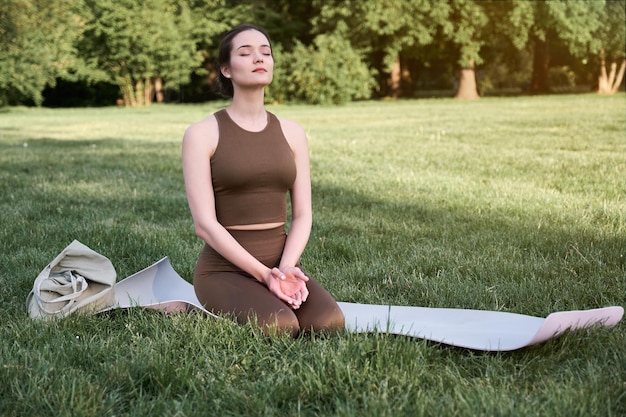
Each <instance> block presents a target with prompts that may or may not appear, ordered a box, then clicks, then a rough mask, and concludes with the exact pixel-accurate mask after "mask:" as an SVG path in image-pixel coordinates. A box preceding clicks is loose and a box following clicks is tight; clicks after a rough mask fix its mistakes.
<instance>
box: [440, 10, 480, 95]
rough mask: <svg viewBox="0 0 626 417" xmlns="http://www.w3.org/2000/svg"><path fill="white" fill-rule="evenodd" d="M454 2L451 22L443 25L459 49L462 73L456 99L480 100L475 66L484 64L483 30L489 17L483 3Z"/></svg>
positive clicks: (446, 33) (447, 34) (445, 32)
mask: <svg viewBox="0 0 626 417" xmlns="http://www.w3.org/2000/svg"><path fill="white" fill-rule="evenodd" d="M450 4H451V5H452V11H451V16H450V21H449V22H447V23H445V24H444V25H443V32H444V34H445V35H446V37H448V38H449V39H450V40H451V41H452V43H453V44H454V45H455V46H456V47H457V48H458V56H459V58H458V64H459V66H460V67H461V73H460V76H459V85H458V88H457V92H456V96H455V98H457V99H464V100H473V99H477V98H478V97H479V95H478V89H477V87H476V71H475V68H476V65H479V64H482V58H481V56H480V49H481V48H482V46H483V44H484V43H485V36H484V34H483V31H484V28H485V27H486V25H487V22H488V21H489V18H488V17H487V14H486V13H485V10H484V8H483V7H482V5H481V4H480V3H479V2H474V1H468V0H458V1H454V2H451V3H450Z"/></svg>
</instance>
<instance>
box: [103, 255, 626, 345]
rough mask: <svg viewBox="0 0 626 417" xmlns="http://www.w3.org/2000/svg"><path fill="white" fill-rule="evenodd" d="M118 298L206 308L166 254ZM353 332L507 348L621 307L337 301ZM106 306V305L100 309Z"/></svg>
mask: <svg viewBox="0 0 626 417" xmlns="http://www.w3.org/2000/svg"><path fill="white" fill-rule="evenodd" d="M115 297H116V303H115V304H114V305H113V306H112V307H109V308H107V309H106V310H111V309H114V308H130V307H145V308H152V309H156V310H161V311H165V312H168V313H169V312H176V311H187V310H189V309H198V310H201V311H203V312H204V313H206V314H208V315H210V316H212V317H217V316H215V315H214V314H212V313H210V312H209V311H207V310H206V309H205V308H204V307H202V305H201V304H200V302H199V301H198V298H197V297H196V294H195V291H194V289H193V285H191V284H190V283H189V282H187V281H185V280H184V279H183V278H182V277H181V276H180V275H178V273H177V272H176V271H175V270H174V268H172V265H171V264H170V262H169V259H168V258H167V257H165V258H163V259H161V260H160V261H158V262H156V263H155V264H153V265H151V266H149V267H148V268H146V269H144V270H142V271H139V272H137V273H135V274H133V275H131V276H129V277H128V278H126V279H124V280H122V281H120V282H118V283H117V284H116V285H115ZM339 306H340V307H341V309H342V310H343V313H344V315H345V317H346V329H347V330H348V331H351V332H358V333H364V332H381V333H390V334H398V335H405V336H411V337H416V338H420V339H427V340H431V341H434V342H438V343H443V344H446V345H451V346H457V347H462V348H468V349H474V350H483V351H511V350H516V349H521V348H523V347H526V346H531V345H534V344H537V343H541V342H544V341H546V340H548V339H551V338H554V337H557V336H559V335H561V334H563V333H564V332H565V331H568V330H576V329H583V328H588V327H592V326H604V327H613V326H615V325H616V324H617V323H618V322H619V321H620V320H621V318H622V316H623V315H624V308H623V307H621V306H613V307H605V308H598V309H592V310H576V311H560V312H556V313H552V314H550V315H549V316H548V317H547V318H545V319H544V318H541V317H534V316H527V315H523V314H514V313H507V312H502V311H486V310H468V309H454V308H428V307H410V306H394V305H375V304H357V303H346V302H339ZM103 311H105V310H103Z"/></svg>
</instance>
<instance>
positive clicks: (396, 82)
mask: <svg viewBox="0 0 626 417" xmlns="http://www.w3.org/2000/svg"><path fill="white" fill-rule="evenodd" d="M389 84H390V87H391V97H393V98H398V97H400V96H401V95H402V72H401V66H400V54H398V55H396V61H395V62H394V63H393V67H392V68H391V74H390V75H389Z"/></svg>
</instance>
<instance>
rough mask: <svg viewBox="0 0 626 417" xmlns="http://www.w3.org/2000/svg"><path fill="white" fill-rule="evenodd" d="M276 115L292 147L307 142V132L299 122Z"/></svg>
mask: <svg viewBox="0 0 626 417" xmlns="http://www.w3.org/2000/svg"><path fill="white" fill-rule="evenodd" d="M276 117H277V118H278V121H279V122H280V127H281V129H282V130H283V133H284V135H285V138H286V139H287V141H288V142H289V144H290V145H291V146H292V147H294V146H299V145H300V146H301V145H303V144H306V141H307V139H306V132H305V131H304V128H303V127H302V126H300V124H299V123H297V122H294V121H293V120H288V119H284V118H282V117H278V116H276Z"/></svg>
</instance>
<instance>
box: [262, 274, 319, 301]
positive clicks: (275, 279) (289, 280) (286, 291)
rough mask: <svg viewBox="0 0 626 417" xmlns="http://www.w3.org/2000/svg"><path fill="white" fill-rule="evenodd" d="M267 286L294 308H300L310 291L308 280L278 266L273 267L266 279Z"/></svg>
mask: <svg viewBox="0 0 626 417" xmlns="http://www.w3.org/2000/svg"><path fill="white" fill-rule="evenodd" d="M265 284H266V285H267V288H268V289H269V290H270V291H271V292H272V293H273V294H274V295H276V296H277V297H278V298H279V299H281V300H282V301H284V302H286V303H287V304H289V306H290V307H291V308H293V309H294V310H296V309H298V308H300V306H301V305H302V303H303V302H304V301H305V300H306V296H305V297H303V296H302V294H306V295H308V293H309V291H308V290H307V288H306V281H305V280H303V279H301V278H299V277H296V276H295V275H294V274H291V273H283V272H282V271H281V270H280V269H278V268H272V269H271V270H270V272H269V274H268V275H267V277H266V279H265Z"/></svg>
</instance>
